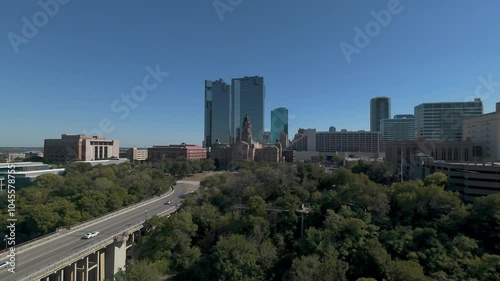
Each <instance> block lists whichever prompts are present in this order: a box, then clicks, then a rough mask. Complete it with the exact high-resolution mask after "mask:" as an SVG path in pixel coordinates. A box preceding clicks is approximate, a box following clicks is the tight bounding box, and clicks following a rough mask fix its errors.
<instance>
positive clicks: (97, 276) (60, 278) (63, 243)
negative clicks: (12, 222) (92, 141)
mask: <svg viewBox="0 0 500 281" xmlns="http://www.w3.org/2000/svg"><path fill="white" fill-rule="evenodd" d="M196 185H199V182H188V181H182V180H180V181H177V184H176V185H175V186H174V189H173V191H171V192H170V193H167V194H165V195H163V196H160V197H155V198H152V199H150V200H147V201H144V202H141V203H138V204H136V205H133V206H130V207H127V208H124V209H121V210H118V211H116V212H113V213H110V214H107V215H105V216H103V217H100V218H97V219H94V220H92V221H89V222H86V223H83V224H80V225H77V226H74V227H71V229H61V230H59V231H58V232H57V233H54V234H51V235H48V236H45V237H42V238H39V239H35V240H33V241H28V242H27V243H24V244H22V245H18V247H16V251H15V269H14V271H15V273H13V272H12V271H13V270H12V268H11V266H10V265H8V266H7V267H4V268H2V269H0V280H1V281H39V280H43V281H104V280H113V279H114V275H115V274H116V273H117V272H119V271H120V270H124V269H125V265H126V257H127V250H128V249H130V250H132V249H131V247H132V245H133V244H134V241H135V239H137V236H138V235H140V230H141V229H142V228H143V225H144V222H145V220H146V219H147V218H150V217H152V216H154V215H160V216H161V215H167V214H170V213H172V212H175V211H176V210H177V208H178V205H180V203H181V202H182V200H183V199H181V197H182V195H184V194H187V193H189V192H190V191H192V190H193V188H194V187H196ZM168 201H171V203H170V204H167V202H168ZM91 231H99V232H100V234H99V235H98V236H96V237H93V238H90V239H82V237H83V236H84V235H85V233H88V232H91ZM130 250H129V251H130ZM8 255H9V252H6V251H3V252H1V253H0V260H2V261H9V260H10V258H11V257H9V256H8Z"/></svg>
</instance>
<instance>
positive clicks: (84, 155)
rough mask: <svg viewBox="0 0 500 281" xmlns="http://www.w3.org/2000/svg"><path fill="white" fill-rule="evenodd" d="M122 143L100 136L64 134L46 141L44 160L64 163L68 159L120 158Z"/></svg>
mask: <svg viewBox="0 0 500 281" xmlns="http://www.w3.org/2000/svg"><path fill="white" fill-rule="evenodd" d="M119 151H120V145H119V142H118V141H117V140H107V139H105V138H103V137H98V136H85V135H68V134H62V135H61V138H60V139H46V140H45V141H44V153H43V155H44V161H45V162H48V163H62V162H66V161H75V160H80V161H91V160H99V159H109V158H118V157H119V153H120V152H119Z"/></svg>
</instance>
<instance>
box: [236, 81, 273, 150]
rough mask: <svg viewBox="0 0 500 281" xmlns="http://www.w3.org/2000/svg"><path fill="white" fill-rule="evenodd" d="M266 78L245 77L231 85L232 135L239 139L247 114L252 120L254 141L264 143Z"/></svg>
mask: <svg viewBox="0 0 500 281" xmlns="http://www.w3.org/2000/svg"><path fill="white" fill-rule="evenodd" d="M264 99H265V85H264V77H259V76H253V77H248V76H245V77H243V78H235V79H232V83H231V112H232V118H231V121H230V122H231V134H232V136H233V137H234V138H235V139H236V138H238V137H239V132H240V127H241V124H242V122H243V118H244V117H245V114H247V113H248V116H249V117H250V119H251V120H252V131H253V140H254V141H258V142H260V143H263V141H264Z"/></svg>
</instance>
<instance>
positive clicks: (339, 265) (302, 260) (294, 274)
mask: <svg viewBox="0 0 500 281" xmlns="http://www.w3.org/2000/svg"><path fill="white" fill-rule="evenodd" d="M345 273H346V264H344V263H343V262H341V261H340V260H339V259H337V258H336V257H335V256H332V255H331V256H327V258H325V259H323V260H322V259H321V258H320V257H319V256H318V255H314V254H313V255H309V256H302V257H299V258H296V259H294V260H293V263H292V267H291V269H290V280H292V281H302V280H315V281H316V280H317V281H329V280H339V281H342V280H347V278H346V275H345Z"/></svg>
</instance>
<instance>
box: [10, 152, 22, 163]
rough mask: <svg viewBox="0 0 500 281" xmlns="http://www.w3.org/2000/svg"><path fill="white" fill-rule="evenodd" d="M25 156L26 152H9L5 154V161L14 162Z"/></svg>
mask: <svg viewBox="0 0 500 281" xmlns="http://www.w3.org/2000/svg"><path fill="white" fill-rule="evenodd" d="M25 158H26V154H24V153H9V154H8V155H7V162H15V161H17V160H24V159H25Z"/></svg>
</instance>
